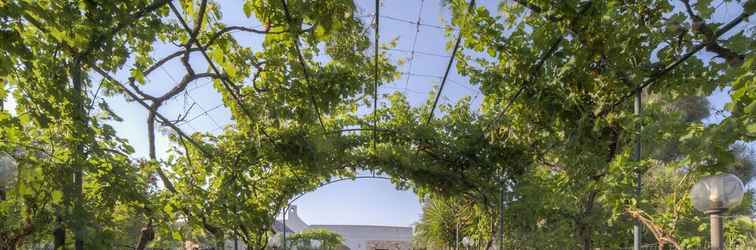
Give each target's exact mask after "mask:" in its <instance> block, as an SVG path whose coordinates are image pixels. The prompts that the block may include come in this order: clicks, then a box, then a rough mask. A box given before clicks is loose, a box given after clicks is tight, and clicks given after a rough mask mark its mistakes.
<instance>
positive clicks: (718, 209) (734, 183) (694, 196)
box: [690, 174, 745, 250]
mask: <svg viewBox="0 0 756 250" xmlns="http://www.w3.org/2000/svg"><path fill="white" fill-rule="evenodd" d="M744 190H745V188H744V187H743V182H741V181H740V179H739V178H738V177H737V176H735V175H732V174H723V175H713V176H706V177H704V178H702V179H701V180H700V181H698V183H696V184H695V185H694V186H693V188H692V189H691V190H690V198H691V200H692V201H693V207H695V208H696V209H697V210H698V211H701V212H704V213H706V214H707V215H709V223H710V224H711V225H710V230H709V231H710V232H711V249H712V250H722V249H724V237H722V236H723V232H722V227H723V226H722V213H724V212H725V211H727V210H728V209H731V208H734V207H736V206H738V205H739V204H740V202H741V201H742V200H743V193H744Z"/></svg>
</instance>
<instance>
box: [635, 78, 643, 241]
mask: <svg viewBox="0 0 756 250" xmlns="http://www.w3.org/2000/svg"><path fill="white" fill-rule="evenodd" d="M642 93H643V90H642V89H639V90H638V92H637V93H636V94H635V105H634V106H635V107H634V111H635V115H636V116H637V115H640V113H641V94H642ZM635 128H636V132H635V150H634V151H635V152H633V160H634V161H636V162H640V158H641V129H643V127H642V125H641V123H640V122H638V124H636V125H635ZM636 174H637V176H636V182H637V183H636V187H635V195H636V197H637V198H638V200H640V195H641V185H642V183H641V176H642V175H643V173H641V171H640V170H639V171H638V172H637V173H636ZM640 248H641V222H640V220H635V225H634V226H633V250H640Z"/></svg>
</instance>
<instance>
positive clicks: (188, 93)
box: [160, 66, 222, 127]
mask: <svg viewBox="0 0 756 250" xmlns="http://www.w3.org/2000/svg"><path fill="white" fill-rule="evenodd" d="M160 69H161V70H162V71H163V72H164V73H165V74H166V75H168V78H169V79H171V82H174V83H177V81H176V79H175V78H173V75H171V73H169V72H168V71H167V70H165V68H164V67H163V66H160ZM184 96H186V97H188V98H189V99H191V100H192V102H194V103H195V104H197V107H199V108H200V110H201V111H202V114H200V115H206V116H207V117H208V118H210V121H212V122H213V124H214V125H215V126H216V127H220V126H221V125H220V123H218V121H216V120H215V118H213V116H212V115H210V114H209V113H210V110H215V109H218V108H219V107H220V106H222V105H218V106H215V107H213V108H211V109H210V110H208V109H205V107H204V106H202V104H200V103H199V102H197V99H194V97H192V95H191V92H190V91H189V90H185V91H184ZM200 115H197V116H195V117H194V118H192V119H191V120H195V119H197V117H199V116H200ZM188 122H189V120H187V121H186V123H188Z"/></svg>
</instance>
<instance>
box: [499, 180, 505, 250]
mask: <svg viewBox="0 0 756 250" xmlns="http://www.w3.org/2000/svg"><path fill="white" fill-rule="evenodd" d="M500 184H501V194H500V196H501V197H500V198H501V201H500V202H499V249H498V250H503V249H504V182H503V181H501V182H500Z"/></svg>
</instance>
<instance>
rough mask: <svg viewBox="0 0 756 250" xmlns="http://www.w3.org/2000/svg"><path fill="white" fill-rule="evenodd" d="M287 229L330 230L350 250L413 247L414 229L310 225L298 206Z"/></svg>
mask: <svg viewBox="0 0 756 250" xmlns="http://www.w3.org/2000/svg"><path fill="white" fill-rule="evenodd" d="M286 228H287V229H289V230H290V231H293V232H301V231H303V230H305V229H326V230H329V231H331V232H334V233H337V234H339V235H341V236H342V237H344V245H345V246H346V249H348V250H409V249H410V248H411V246H412V227H392V226H369V225H308V224H307V223H305V222H304V221H302V219H301V218H299V216H298V215H297V207H296V206H292V207H291V209H290V210H289V214H288V216H287V217H286ZM287 232H288V231H287Z"/></svg>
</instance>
